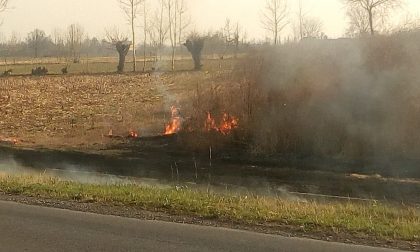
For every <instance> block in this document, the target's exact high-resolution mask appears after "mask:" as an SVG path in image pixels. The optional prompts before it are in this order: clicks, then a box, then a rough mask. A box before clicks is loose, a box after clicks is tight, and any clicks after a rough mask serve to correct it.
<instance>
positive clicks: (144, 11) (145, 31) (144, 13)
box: [143, 1, 147, 72]
mask: <svg viewBox="0 0 420 252" xmlns="http://www.w3.org/2000/svg"><path fill="white" fill-rule="evenodd" d="M143 15H144V49H143V72H144V71H146V43H147V17H146V1H145V2H143Z"/></svg>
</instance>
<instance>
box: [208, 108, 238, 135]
mask: <svg viewBox="0 0 420 252" xmlns="http://www.w3.org/2000/svg"><path fill="white" fill-rule="evenodd" d="M238 126H239V120H238V119H237V118H236V117H234V116H231V115H229V114H228V113H224V114H223V117H222V122H221V123H220V125H219V126H217V124H216V120H215V119H214V118H213V117H212V115H211V113H210V112H208V113H207V119H206V121H205V125H204V127H205V129H206V130H207V131H212V130H215V131H217V132H220V133H221V134H223V135H229V134H230V132H231V131H232V130H234V129H236V128H238Z"/></svg>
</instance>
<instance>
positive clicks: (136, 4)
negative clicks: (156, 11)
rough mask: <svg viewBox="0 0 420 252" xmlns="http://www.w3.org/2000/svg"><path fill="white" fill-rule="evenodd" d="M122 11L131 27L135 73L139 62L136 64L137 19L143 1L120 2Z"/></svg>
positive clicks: (125, 0) (127, 0)
mask: <svg viewBox="0 0 420 252" xmlns="http://www.w3.org/2000/svg"><path fill="white" fill-rule="evenodd" d="M118 1H119V3H120V5H121V9H122V10H123V11H124V12H125V14H126V16H127V20H128V22H129V24H130V26H131V39H132V41H131V42H132V43H133V50H132V51H133V72H135V71H136V67H137V62H136V27H135V26H136V25H135V23H136V19H137V15H138V13H139V8H140V5H141V4H142V2H143V0H118Z"/></svg>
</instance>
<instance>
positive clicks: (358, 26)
mask: <svg viewBox="0 0 420 252" xmlns="http://www.w3.org/2000/svg"><path fill="white" fill-rule="evenodd" d="M347 16H348V18H349V26H348V28H347V31H346V35H347V36H349V37H359V36H364V35H366V34H369V33H370V31H369V30H370V28H369V18H368V17H367V15H366V13H365V11H364V10H363V9H362V8H361V7H354V8H349V9H348V10H347Z"/></svg>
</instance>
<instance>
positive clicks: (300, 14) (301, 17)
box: [298, 0, 305, 40]
mask: <svg viewBox="0 0 420 252" xmlns="http://www.w3.org/2000/svg"><path fill="white" fill-rule="evenodd" d="M298 19H299V20H298V21H299V37H300V39H301V40H302V39H303V37H304V36H305V35H304V32H303V23H304V20H305V13H304V10H303V4H302V0H299V11H298Z"/></svg>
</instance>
